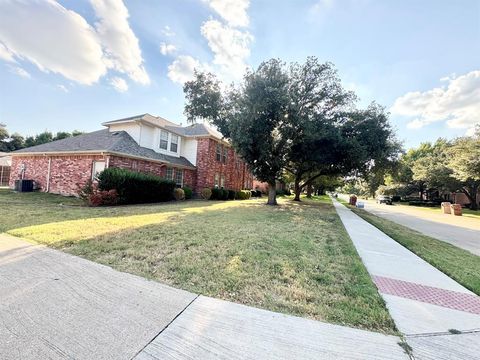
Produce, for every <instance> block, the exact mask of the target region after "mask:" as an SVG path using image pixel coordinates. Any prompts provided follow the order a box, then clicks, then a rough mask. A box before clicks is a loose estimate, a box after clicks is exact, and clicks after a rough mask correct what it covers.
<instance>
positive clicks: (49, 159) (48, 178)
mask: <svg viewBox="0 0 480 360" xmlns="http://www.w3.org/2000/svg"><path fill="white" fill-rule="evenodd" d="M51 166H52V157H51V156H49V157H48V170H47V188H46V191H45V192H47V193H48V192H50V170H51Z"/></svg>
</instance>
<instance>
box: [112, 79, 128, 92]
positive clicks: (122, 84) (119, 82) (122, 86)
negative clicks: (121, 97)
mask: <svg viewBox="0 0 480 360" xmlns="http://www.w3.org/2000/svg"><path fill="white" fill-rule="evenodd" d="M110 85H112V86H113V88H114V89H115V90H117V91H118V92H121V93H123V92H126V91H127V90H128V84H127V82H126V81H125V80H124V79H122V78H121V77H118V76H115V77H113V78H111V79H110Z"/></svg>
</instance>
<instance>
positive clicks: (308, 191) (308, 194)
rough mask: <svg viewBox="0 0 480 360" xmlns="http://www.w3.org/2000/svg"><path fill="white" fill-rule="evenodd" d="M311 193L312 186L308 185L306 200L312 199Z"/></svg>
mask: <svg viewBox="0 0 480 360" xmlns="http://www.w3.org/2000/svg"><path fill="white" fill-rule="evenodd" d="M312 192H313V187H312V184H308V185H307V198H309V199H311V198H312Z"/></svg>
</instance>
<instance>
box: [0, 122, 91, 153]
mask: <svg viewBox="0 0 480 360" xmlns="http://www.w3.org/2000/svg"><path fill="white" fill-rule="evenodd" d="M81 134H83V132H81V131H78V130H74V131H72V132H71V133H70V132H66V131H59V132H57V133H56V134H53V133H52V132H50V131H44V132H42V133H39V134H37V135H34V136H27V137H23V136H22V135H20V134H18V133H13V134H11V135H10V134H9V133H8V130H7V129H6V127H4V126H0V151H3V152H10V151H15V150H20V149H23V148H26V147H30V146H35V145H41V144H45V143H48V142H51V141H55V140H61V139H65V138H68V137H72V136H77V135H81Z"/></svg>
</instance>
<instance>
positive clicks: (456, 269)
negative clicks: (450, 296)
mask: <svg viewBox="0 0 480 360" xmlns="http://www.w3.org/2000/svg"><path fill="white" fill-rule="evenodd" d="M340 202H342V203H343V204H344V205H346V206H348V207H349V208H350V209H351V210H352V211H353V212H354V213H355V214H357V215H358V216H360V217H361V218H363V219H364V220H366V221H368V222H369V223H370V224H372V225H373V226H375V227H377V228H378V229H379V230H381V231H383V232H384V233H385V234H387V235H388V236H390V237H391V238H392V239H394V240H395V241H397V242H399V243H400V244H402V245H403V246H405V247H406V248H407V249H409V250H410V251H412V252H414V253H415V254H417V255H418V256H420V257H421V258H422V259H424V260H425V261H427V262H429V263H430V264H431V265H433V266H435V267H436V268H437V269H439V270H440V271H442V272H444V273H445V274H447V275H448V276H450V277H451V278H452V279H454V280H455V281H457V282H458V283H460V284H462V285H463V286H465V287H466V288H467V289H469V290H471V291H473V292H474V293H476V294H477V295H480V257H479V256H477V255H474V254H472V253H471V252H469V251H467V250H464V249H461V248H459V247H456V246H454V245H451V244H449V243H447V242H444V241H441V240H437V239H434V238H432V237H430V236H427V235H423V234H421V233H420V232H418V231H415V230H412V229H410V228H408V227H406V226H403V225H400V224H397V223H395V222H393V221H390V220H387V219H384V218H382V217H379V216H376V215H373V214H372V213H370V212H368V211H366V210H363V209H358V208H355V207H352V206H349V205H347V204H346V202H345V201H342V200H340Z"/></svg>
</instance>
